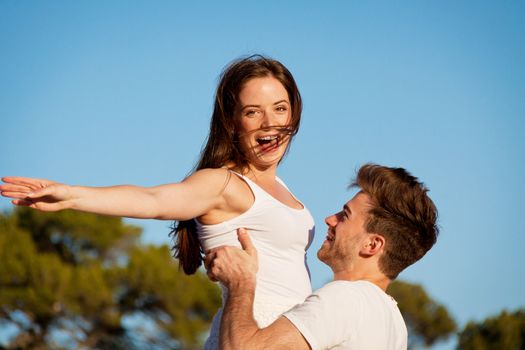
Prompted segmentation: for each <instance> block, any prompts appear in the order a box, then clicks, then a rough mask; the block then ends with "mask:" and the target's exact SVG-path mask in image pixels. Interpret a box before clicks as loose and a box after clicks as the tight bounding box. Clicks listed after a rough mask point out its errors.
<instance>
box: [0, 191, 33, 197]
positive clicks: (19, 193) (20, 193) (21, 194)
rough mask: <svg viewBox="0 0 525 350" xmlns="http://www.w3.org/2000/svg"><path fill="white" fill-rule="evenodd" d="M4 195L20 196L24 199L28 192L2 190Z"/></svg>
mask: <svg viewBox="0 0 525 350" xmlns="http://www.w3.org/2000/svg"><path fill="white" fill-rule="evenodd" d="M2 196H3V197H8V198H20V199H24V198H27V192H9V191H2Z"/></svg>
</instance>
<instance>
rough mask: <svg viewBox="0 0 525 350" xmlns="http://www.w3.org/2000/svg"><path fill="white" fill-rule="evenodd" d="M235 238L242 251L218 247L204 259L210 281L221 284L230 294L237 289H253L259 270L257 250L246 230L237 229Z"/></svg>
mask: <svg viewBox="0 0 525 350" xmlns="http://www.w3.org/2000/svg"><path fill="white" fill-rule="evenodd" d="M237 237H238V239H239V242H240V243H241V246H242V249H239V248H236V247H230V246H222V247H218V248H215V249H212V250H211V251H210V252H209V253H208V254H207V255H206V259H205V265H206V269H207V270H208V277H209V278H210V279H211V280H212V281H220V282H222V283H223V284H224V285H225V286H226V287H227V288H228V289H229V290H230V292H231V290H232V289H235V288H238V287H242V288H247V287H249V286H253V287H255V275H256V273H257V270H258V269H259V264H258V259H257V250H256V249H255V247H254V246H253V243H252V240H251V239H250V236H249V235H248V232H247V231H246V229H244V228H240V229H238V230H237Z"/></svg>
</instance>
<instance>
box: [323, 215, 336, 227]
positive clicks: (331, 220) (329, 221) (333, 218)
mask: <svg viewBox="0 0 525 350" xmlns="http://www.w3.org/2000/svg"><path fill="white" fill-rule="evenodd" d="M324 222H325V223H326V224H327V225H328V226H330V227H334V226H335V225H337V215H336V214H333V215H330V216H328V217H326V219H324Z"/></svg>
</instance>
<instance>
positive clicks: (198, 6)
mask: <svg viewBox="0 0 525 350" xmlns="http://www.w3.org/2000/svg"><path fill="white" fill-rule="evenodd" d="M524 15H525V3H523V2H522V1H505V2H498V1H461V2H458V1H426V2H422V1H404V2H392V1H367V2H365V1H361V2H358V1H334V2H329V3H325V4H321V3H320V2H311V3H308V2H299V1H297V2H286V3H285V2H278V1H265V2H264V4H262V3H258V2H255V1H242V2H241V1H238V2H227V1H225V2H220V3H219V2H212V1H202V2H195V3H188V2H174V1H111V2H108V1H89V2H88V1H86V2H70V1H48V2H37V1H8V0H4V1H0V50H1V54H0V120H1V124H0V125H1V135H2V136H1V138H0V149H1V150H2V155H1V161H0V174H1V175H3V176H4V175H21V176H33V177H42V178H49V179H53V180H56V181H60V182H66V183H70V184H83V185H94V186H102V185H113V184H121V183H132V184H137V185H145V186H148V185H155V184H161V183H168V182H174V181H179V180H181V179H182V178H183V177H184V176H185V175H186V174H187V173H188V172H189V170H190V169H191V167H192V166H193V164H194V162H195V161H196V160H197V157H198V153H199V150H200V147H201V146H202V143H203V141H204V138H205V136H206V134H207V129H208V123H209V118H210V114H211V110H212V101H213V95H214V89H215V86H216V83H217V79H218V76H219V73H220V72H221V70H222V69H223V68H224V66H225V65H227V63H228V62H230V61H231V60H233V59H234V58H237V57H239V56H242V55H246V54H253V53H262V54H266V55H269V56H271V57H274V58H276V59H278V60H280V61H282V62H283V63H284V64H285V65H286V66H287V67H288V68H289V69H290V70H291V72H292V73H293V74H294V76H295V78H296V80H297V83H298V85H299V87H300V90H301V93H302V96H303V99H304V113H303V120H302V127H301V130H300V132H299V134H298V135H297V137H296V139H295V141H294V144H293V145H292V149H291V152H290V154H289V155H288V158H287V159H286V161H285V162H284V163H283V165H282V167H281V168H280V170H279V175H280V176H281V177H282V178H283V179H284V180H285V181H286V182H287V184H288V185H289V187H290V188H291V189H292V190H293V191H294V193H295V194H296V196H297V197H299V198H300V199H301V200H302V201H303V202H304V203H305V204H306V205H307V206H308V207H309V209H310V211H311V212H312V214H313V215H314V217H315V219H316V224H317V238H316V240H315V242H314V244H313V246H312V248H311V251H310V254H309V256H310V266H311V270H312V274H313V285H314V287H319V286H320V285H322V284H323V283H324V282H326V281H328V280H329V279H330V277H331V275H330V273H329V270H328V269H327V268H325V267H324V266H322V265H321V264H320V263H318V262H317V259H316V258H315V252H316V251H317V249H318V247H319V246H320V244H321V242H322V240H323V239H324V236H325V232H326V230H325V226H324V223H323V219H324V217H325V216H327V215H328V214H331V213H332V212H334V211H337V210H339V208H340V207H341V206H342V204H343V203H344V202H345V201H346V200H348V199H349V197H350V196H351V195H352V193H351V192H348V191H347V190H346V186H347V184H348V182H349V181H350V180H351V178H352V176H353V174H354V172H355V170H356V169H357V168H358V167H359V166H360V165H362V164H363V163H366V162H377V163H380V164H384V165H389V166H402V167H405V168H407V169H408V170H410V171H411V172H412V173H413V174H414V175H416V176H418V177H419V178H420V179H421V180H422V181H424V182H425V183H426V184H427V185H428V187H429V188H430V190H431V196H432V198H433V199H434V200H435V202H436V204H437V206H438V208H439V210H440V226H441V236H440V238H439V240H438V243H437V245H436V246H435V247H434V248H433V250H432V251H431V252H429V253H428V254H427V256H425V257H424V258H423V260H422V261H420V262H419V263H417V264H416V265H414V266H412V267H410V268H408V269H407V270H406V271H405V272H404V273H403V274H402V275H401V278H404V279H406V280H409V281H412V282H417V283H421V284H423V286H424V287H425V288H426V289H427V291H428V292H429V293H430V294H431V295H432V296H434V298H436V299H437V300H439V301H440V302H442V303H444V304H445V305H446V306H447V307H448V308H449V311H450V312H451V313H452V314H453V315H454V316H455V317H456V319H457V320H458V322H459V323H460V324H461V325H464V323H465V322H467V321H468V320H471V319H475V320H480V319H482V318H484V317H487V316H489V315H492V314H495V313H498V312H499V311H500V310H502V309H503V308H507V309H511V310H512V309H516V308H518V307H523V306H525V297H524V295H525V282H524V277H525V273H524V272H525V254H523V252H522V247H523V246H525V228H524V225H523V224H522V223H521V215H523V210H524V209H525V205H524V204H523V198H524V197H525V186H524V185H523V180H524V179H525V152H524V150H525V140H524V137H523V135H524V133H525V68H524V65H523V62H525V45H524V42H523V38H524V37H525V24H524V22H523V18H524ZM9 207H10V204H9V201H7V200H5V199H3V200H1V201H0V208H3V209H7V208H9ZM132 222H134V223H137V224H140V225H143V226H144V227H145V237H144V240H145V241H146V242H153V243H169V240H168V238H167V233H168V226H169V223H168V222H156V221H136V220H133V221H132Z"/></svg>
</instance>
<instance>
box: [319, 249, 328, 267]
mask: <svg viewBox="0 0 525 350" xmlns="http://www.w3.org/2000/svg"><path fill="white" fill-rule="evenodd" d="M328 257H329V252H328V247H327V246H325V245H324V244H323V245H322V246H321V248H319V250H318V251H317V258H318V259H319V260H321V261H322V262H324V263H325V264H327V265H328Z"/></svg>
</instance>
